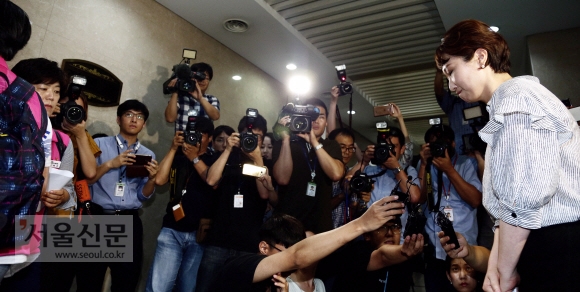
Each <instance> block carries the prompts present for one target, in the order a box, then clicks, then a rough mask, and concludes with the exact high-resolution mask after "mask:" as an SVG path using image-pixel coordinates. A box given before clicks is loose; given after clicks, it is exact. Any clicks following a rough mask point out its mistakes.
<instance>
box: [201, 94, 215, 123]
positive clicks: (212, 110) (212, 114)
mask: <svg viewBox="0 0 580 292" xmlns="http://www.w3.org/2000/svg"><path fill="white" fill-rule="evenodd" d="M199 103H200V104H201V107H203V110H205V112H206V113H207V116H208V117H209V118H210V120H212V121H217V120H219V119H220V111H219V110H218V109H217V108H215V107H214V106H213V105H212V104H211V103H209V101H207V100H206V99H205V98H200V99H199Z"/></svg>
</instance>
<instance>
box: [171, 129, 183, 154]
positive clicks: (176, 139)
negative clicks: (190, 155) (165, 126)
mask: <svg viewBox="0 0 580 292" xmlns="http://www.w3.org/2000/svg"><path fill="white" fill-rule="evenodd" d="M183 142H184V139H183V131H176V132H175V135H174V136H173V141H171V149H173V150H177V148H179V146H183Z"/></svg>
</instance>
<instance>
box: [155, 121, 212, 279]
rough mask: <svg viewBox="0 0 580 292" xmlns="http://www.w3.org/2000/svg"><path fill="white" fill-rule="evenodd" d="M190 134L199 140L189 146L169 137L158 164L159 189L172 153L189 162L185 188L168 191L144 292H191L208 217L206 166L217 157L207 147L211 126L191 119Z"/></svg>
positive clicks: (179, 136) (209, 199) (177, 137)
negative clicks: (176, 291) (170, 140)
mask: <svg viewBox="0 0 580 292" xmlns="http://www.w3.org/2000/svg"><path fill="white" fill-rule="evenodd" d="M194 131H195V132H196V133H194V134H189V135H195V134H199V136H198V137H196V138H199V137H200V138H201V139H200V140H199V141H196V142H197V143H195V144H193V143H191V140H192V139H191V137H190V138H189V139H184V136H183V133H182V132H181V131H178V132H176V133H175V136H174V137H173V143H172V144H171V148H170V149H169V152H168V153H167V155H165V157H164V158H163V160H162V161H161V163H159V172H158V173H157V176H156V177H155V184H156V185H158V186H162V185H164V184H166V183H167V181H169V176H170V168H171V163H172V161H173V159H174V157H175V152H176V151H177V150H178V148H179V149H183V150H182V151H183V153H184V154H185V156H186V157H187V160H188V161H191V162H190V163H189V169H188V172H187V173H186V174H185V175H186V177H187V184H186V188H185V189H183V190H176V191H175V192H172V197H171V198H170V200H169V203H168V204H167V208H166V214H165V216H163V227H162V228H161V232H160V233H159V236H158V237H157V249H156V250H155V257H154V259H153V264H152V265H151V269H150V270H149V278H148V280H147V288H146V291H170V290H171V289H173V288H175V289H176V290H178V291H194V290H195V285H196V280H197V271H198V269H199V264H200V263H201V257H202V256H203V250H204V246H203V245H202V244H199V242H200V240H201V239H202V238H200V237H199V236H197V235H201V234H200V232H202V230H200V229H199V228H200V227H201V225H200V224H202V223H201V221H202V218H211V212H210V211H211V203H212V198H213V196H214V190H213V189H212V187H211V186H209V185H208V184H207V183H206V181H205V180H206V175H207V170H208V169H209V167H210V166H211V165H212V164H213V163H214V161H215V160H216V159H217V155H215V154H214V153H213V151H211V148H209V147H208V145H209V143H210V142H211V140H212V136H211V134H212V132H213V131H214V127H213V123H212V122H211V121H210V120H209V119H207V118H205V117H198V118H196V119H195V126H194Z"/></svg>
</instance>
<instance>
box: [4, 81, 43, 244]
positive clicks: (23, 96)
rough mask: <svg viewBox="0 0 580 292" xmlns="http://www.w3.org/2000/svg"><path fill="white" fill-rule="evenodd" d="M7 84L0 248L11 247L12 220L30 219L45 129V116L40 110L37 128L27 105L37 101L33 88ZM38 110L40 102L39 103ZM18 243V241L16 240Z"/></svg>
mask: <svg viewBox="0 0 580 292" xmlns="http://www.w3.org/2000/svg"><path fill="white" fill-rule="evenodd" d="M0 77H1V78H3V79H5V80H6V82H7V83H8V84H9V86H8V88H7V89H6V90H4V91H3V92H2V93H0V248H4V247H14V245H15V242H16V238H15V228H14V227H15V220H20V219H19V215H34V214H35V213H36V208H37V206H38V203H39V200H40V195H41V191H42V186H43V183H44V177H43V176H42V172H43V170H44V162H45V158H44V150H43V147H42V137H43V135H44V134H45V131H46V127H47V114H46V111H45V110H44V109H42V110H41V113H42V118H41V125H40V127H39V126H38V125H37V123H36V120H35V118H34V115H33V113H32V111H31V109H30V107H29V105H28V103H27V102H28V101H29V100H30V98H39V97H38V95H37V94H36V92H35V91H34V87H33V86H32V85H31V84H29V83H28V82H26V81H24V80H23V79H22V78H16V79H15V80H14V82H12V84H10V82H9V80H8V78H7V76H6V75H5V74H3V73H1V72H0ZM39 102H40V105H41V106H42V104H43V103H42V101H40V98H39ZM19 242H22V239H19Z"/></svg>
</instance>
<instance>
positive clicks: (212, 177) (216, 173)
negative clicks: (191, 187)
mask: <svg viewBox="0 0 580 292" xmlns="http://www.w3.org/2000/svg"><path fill="white" fill-rule="evenodd" d="M231 151H232V150H231V149H227V148H226V149H225V150H224V152H223V153H222V154H221V155H220V157H219V158H218V159H217V160H216V162H214V164H212V166H211V167H210V168H209V170H208V171H207V179H206V182H207V184H208V185H210V186H215V185H217V183H218V182H219V181H220V180H221V179H222V174H223V172H224V167H225V166H226V162H227V161H228V158H229V157H230V153H231Z"/></svg>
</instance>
